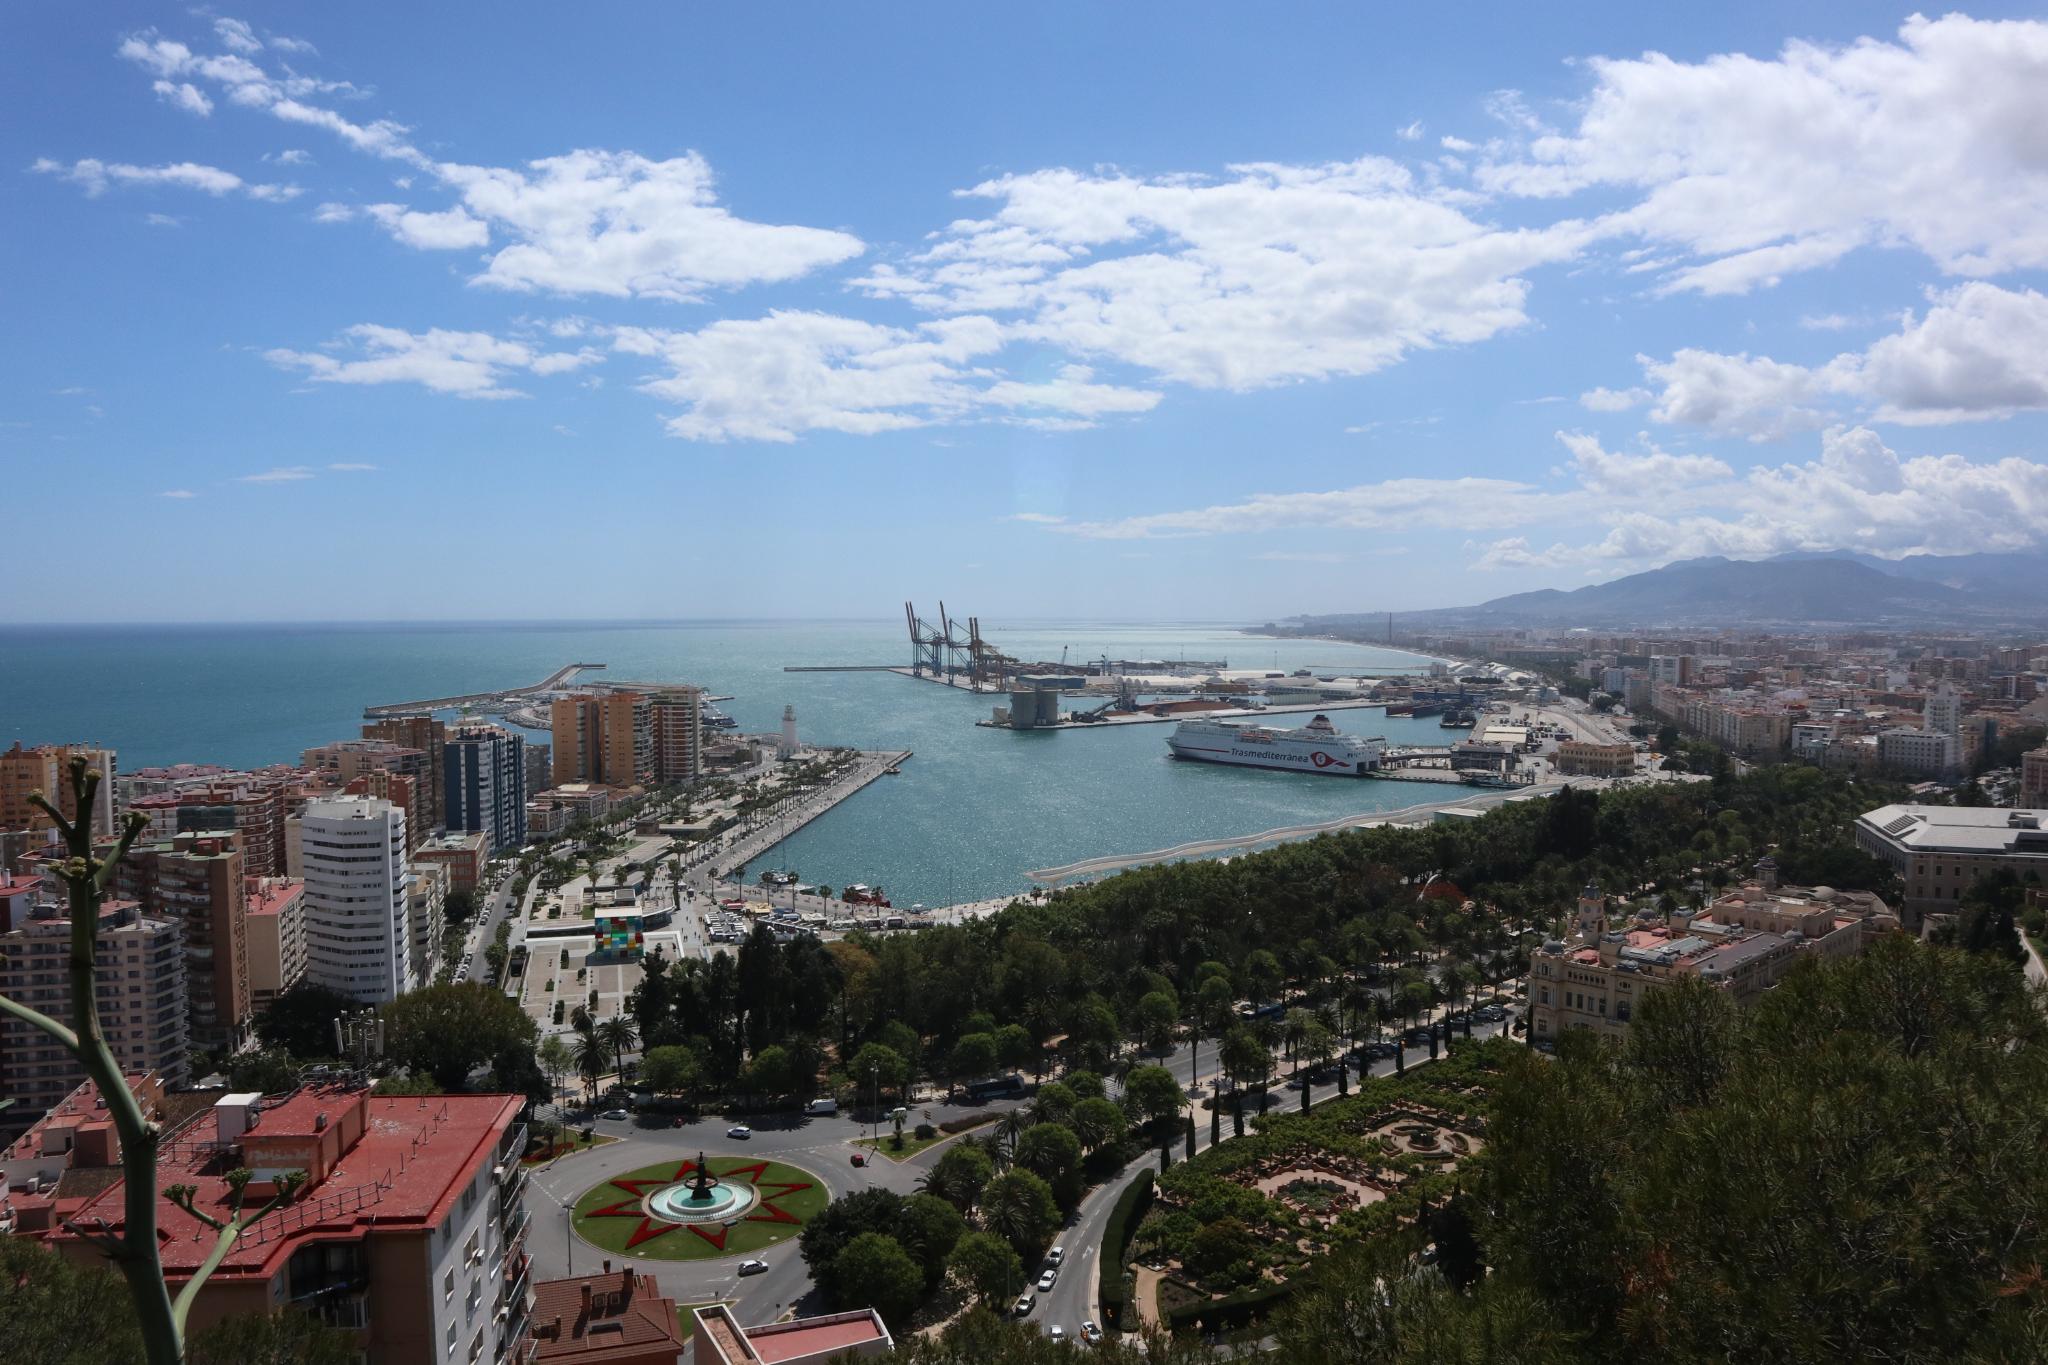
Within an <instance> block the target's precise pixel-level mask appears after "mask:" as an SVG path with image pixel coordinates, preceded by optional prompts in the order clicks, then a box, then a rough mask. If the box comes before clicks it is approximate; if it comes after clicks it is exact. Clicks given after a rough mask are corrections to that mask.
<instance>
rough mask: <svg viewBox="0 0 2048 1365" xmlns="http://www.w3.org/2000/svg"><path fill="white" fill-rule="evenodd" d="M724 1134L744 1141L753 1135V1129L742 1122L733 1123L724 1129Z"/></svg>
mask: <svg viewBox="0 0 2048 1365" xmlns="http://www.w3.org/2000/svg"><path fill="white" fill-rule="evenodd" d="M725 1135H726V1136H727V1137H729V1138H738V1139H739V1140H740V1141H742V1142H744V1141H746V1140H747V1139H748V1138H750V1137H752V1136H753V1135H754V1130H753V1129H751V1128H749V1127H747V1125H746V1124H744V1123H735V1124H734V1125H733V1126H732V1127H730V1128H728V1129H726V1130H725Z"/></svg>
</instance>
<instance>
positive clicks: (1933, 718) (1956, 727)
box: [1920, 682, 1963, 740]
mask: <svg viewBox="0 0 2048 1365" xmlns="http://www.w3.org/2000/svg"><path fill="white" fill-rule="evenodd" d="M1920 728H1921V729H1923V730H1925V731H1927V732H1928V733H1929V734H1935V735H1947V736H1948V737H1949V738H1951V739H1958V740H1959V739H1961V738H1962V734H1963V698H1962V694H1961V693H1959V692H1957V691H1956V689H1955V685H1954V684H1952V683H1946V682H1944V683H1940V684H1937V685H1936V687H1935V689H1934V690H1933V691H1932V692H1929V693H1928V694H1927V704H1926V706H1925V707H1924V708H1923V709H1922V710H1921V712H1920Z"/></svg>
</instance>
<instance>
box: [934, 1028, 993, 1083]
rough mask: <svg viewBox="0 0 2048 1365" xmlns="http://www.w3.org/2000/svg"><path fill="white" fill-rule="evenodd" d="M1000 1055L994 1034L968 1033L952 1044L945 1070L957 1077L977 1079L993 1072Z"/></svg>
mask: <svg viewBox="0 0 2048 1365" xmlns="http://www.w3.org/2000/svg"><path fill="white" fill-rule="evenodd" d="M1000 1056H1001V1054H1000V1053H999V1051H998V1050H997V1047H996V1040H995V1035H994V1034H990V1033H970V1034H967V1035H966V1036H965V1037H963V1038H961V1039H960V1040H959V1041H958V1042H956V1043H954V1044H953V1051H952V1052H951V1053H950V1054H949V1055H948V1057H947V1059H946V1070H947V1071H948V1072H950V1073H951V1074H952V1075H954V1076H957V1077H963V1078H966V1079H970V1080H971V1079H977V1078H979V1077H982V1076H987V1075H990V1074H991V1073H993V1072H994V1071H995V1069H996V1066H997V1063H998V1061H999V1059H1000Z"/></svg>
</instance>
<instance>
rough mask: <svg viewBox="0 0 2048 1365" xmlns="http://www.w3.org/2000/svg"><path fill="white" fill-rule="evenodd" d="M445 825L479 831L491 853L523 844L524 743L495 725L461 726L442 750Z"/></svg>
mask: <svg viewBox="0 0 2048 1365" xmlns="http://www.w3.org/2000/svg"><path fill="white" fill-rule="evenodd" d="M442 764H443V767H442V773H441V790H442V793H443V796H444V799H445V801H446V803H447V828H448V832H449V833H451V834H454V833H458V832H459V833H481V834H482V835H483V836H484V842H485V844H486V845H487V846H488V847H489V848H490V850H491V852H493V853H500V852H503V851H504V850H506V849H511V848H518V847H519V846H520V845H521V844H523V843H525V842H526V741H525V740H524V739H522V738H520V737H519V736H518V735H515V734H513V733H512V732H511V731H510V730H506V729H504V728H502V727H500V726H496V725H466V726H464V727H462V728H461V729H460V730H458V731H456V732H455V734H454V735H452V736H450V737H449V739H448V743H447V745H446V747H445V748H444V749H443V750H442Z"/></svg>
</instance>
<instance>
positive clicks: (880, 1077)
mask: <svg viewBox="0 0 2048 1365" xmlns="http://www.w3.org/2000/svg"><path fill="white" fill-rule="evenodd" d="M846 1074H847V1075H848V1076H850V1077H852V1078H853V1080H854V1081H855V1083H857V1084H858V1085H859V1086H860V1093H861V1094H863V1095H869V1094H875V1093H879V1092H880V1091H883V1090H895V1089H900V1088H901V1087H904V1086H907V1085H908V1084H909V1083H910V1067H909V1065H908V1064H907V1063H906V1062H905V1061H904V1060H903V1054H902V1053H900V1052H898V1051H896V1049H895V1048H892V1047H890V1046H888V1045H887V1044H885V1043H865V1044H862V1046H861V1050H860V1051H859V1052H856V1053H854V1054H853V1060H852V1061H850V1062H848V1063H847V1064H846Z"/></svg>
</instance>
